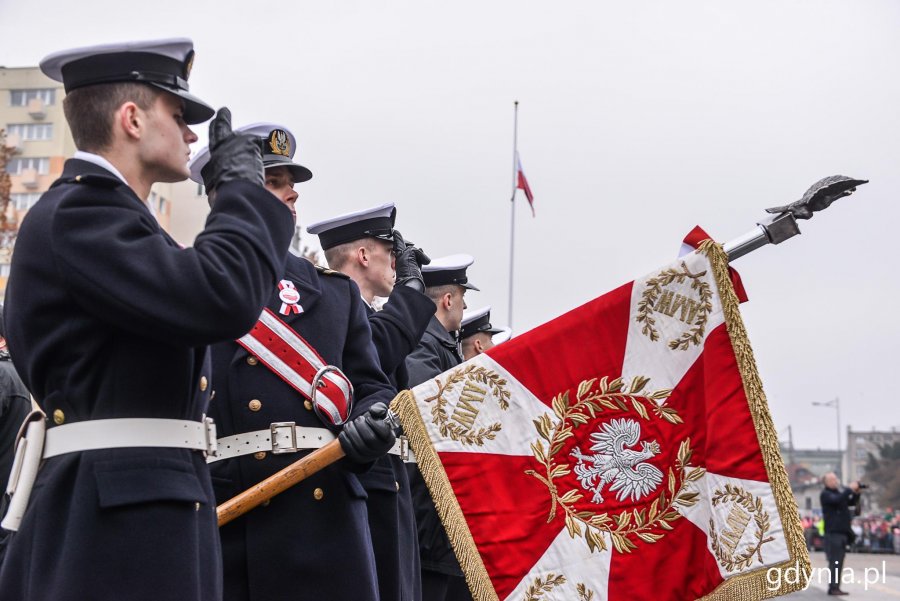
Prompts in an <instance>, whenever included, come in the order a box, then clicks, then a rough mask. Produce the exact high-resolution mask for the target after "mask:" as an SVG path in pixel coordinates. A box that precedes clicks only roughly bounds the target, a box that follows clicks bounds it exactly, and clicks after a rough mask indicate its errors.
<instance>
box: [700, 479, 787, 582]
mask: <svg viewBox="0 0 900 601" xmlns="http://www.w3.org/2000/svg"><path fill="white" fill-rule="evenodd" d="M726 503H729V504H731V509H730V510H729V512H728V517H727V518H725V522H726V523H727V524H728V527H727V528H725V529H723V530H722V531H721V532H718V531H716V523H715V521H714V520H713V519H712V518H710V520H709V542H710V546H712V550H713V554H715V556H716V561H718V562H719V565H721V566H722V567H723V568H725V570H726V571H728V572H736V571H740V570H744V569H746V568H749V567H750V566H751V565H752V564H753V563H754V561H758V562H759V563H760V564H762V563H763V556H762V547H763V545H764V544H766V543H768V542H771V541H773V540H775V537H773V536H768V537H767V536H766V535H767V534H768V533H769V529H770V528H771V526H770V523H769V513H768V512H767V511H766V510H765V509H764V508H763V504H762V499H760V498H759V497H755V496H753V494H752V493H750V492H749V491H747V490H745V489H744V488H742V487H740V486H734V485H731V484H726V485H725V489H724V490H719V489H716V491H715V492H714V493H713V496H712V504H713V506H714V507H715V506H717V505H724V504H726ZM750 520H753V524H754V525H755V526H756V528H755V530H754V531H752V534H751V535H750V536H749V537H745V535H746V533H747V532H748V527H749V526H750Z"/></svg>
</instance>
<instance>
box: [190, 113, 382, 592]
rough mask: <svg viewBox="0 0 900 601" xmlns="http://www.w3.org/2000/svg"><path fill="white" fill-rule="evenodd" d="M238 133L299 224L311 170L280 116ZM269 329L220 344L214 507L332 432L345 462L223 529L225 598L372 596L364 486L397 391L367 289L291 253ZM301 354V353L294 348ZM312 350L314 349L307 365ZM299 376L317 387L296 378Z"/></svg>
mask: <svg viewBox="0 0 900 601" xmlns="http://www.w3.org/2000/svg"><path fill="white" fill-rule="evenodd" d="M238 131H239V132H241V133H242V134H244V135H251V136H254V137H255V139H256V140H257V141H258V143H259V144H260V145H261V147H262V152H263V163H264V165H265V168H266V177H265V186H266V189H267V190H269V191H270V192H271V193H272V194H274V195H275V196H276V197H277V198H278V199H280V200H281V201H282V202H283V203H284V205H285V206H287V207H288V208H289V209H290V212H291V216H287V217H286V218H285V221H286V222H287V223H288V224H289V225H290V226H293V225H294V223H295V220H296V213H297V211H296V202H297V199H298V194H297V192H296V191H295V190H294V185H295V184H297V183H301V182H305V181H307V180H309V179H310V178H311V177H312V173H311V172H310V170H309V169H307V168H306V167H304V166H302V165H300V164H298V163H296V162H295V161H294V156H295V153H296V151H297V143H296V139H295V137H294V135H293V133H291V132H290V130H288V129H287V128H286V127H284V126H281V125H277V124H273V123H257V124H254V125H250V126H247V127H242V128H239V129H238ZM207 158H208V154H207V153H206V151H201V152H200V153H199V154H198V155H197V157H195V158H194V160H193V161H192V162H191V173H192V178H193V179H194V180H195V181H203V180H204V179H205V177H204V175H205V171H206V169H207V167H208V166H207V165H206V160H207ZM218 202H219V201H218V199H215V200H214V201H213V206H214V207H215V205H216V204H218ZM263 326H265V327H264V329H263V330H257V328H256V327H255V328H254V330H253V331H251V335H252V336H245V337H243V338H241V339H240V340H238V341H228V342H223V343H220V344H216V345H214V346H213V347H212V358H213V376H214V380H215V382H216V386H215V390H216V396H215V399H214V400H213V401H212V403H211V407H210V415H211V416H212V417H214V418H215V420H216V423H217V425H218V434H219V436H220V439H219V447H220V449H221V452H220V453H219V456H218V457H217V458H215V460H214V462H213V463H212V464H211V466H212V467H211V469H212V475H213V484H214V486H215V491H216V499H217V502H219V503H222V502H224V501H226V500H228V499H229V498H231V497H233V496H235V495H237V494H238V493H240V492H242V491H243V490H245V489H247V488H250V487H252V486H253V485H254V484H256V483H257V482H260V481H262V480H264V479H265V478H268V477H269V476H271V475H272V474H274V473H275V472H277V471H279V470H281V469H283V468H285V467H287V466H288V465H290V464H291V463H293V462H295V461H297V460H299V459H300V458H302V457H303V456H304V455H306V454H308V453H310V452H311V451H312V450H313V449H315V448H318V447H321V446H322V445H324V444H325V443H327V442H329V441H330V440H333V439H334V438H335V436H336V435H339V436H340V438H341V446H342V447H343V448H344V450H345V451H346V452H347V458H345V459H343V460H341V461H340V462H338V463H336V464H332V465H330V466H328V467H326V468H324V469H323V470H322V471H320V472H318V473H316V474H314V475H313V476H311V477H309V478H307V479H306V480H304V481H302V482H300V483H299V484H297V485H296V486H294V487H292V488H290V489H288V490H287V491H285V492H283V493H281V494H279V495H278V496H276V497H274V498H272V499H271V500H270V501H268V502H266V503H265V505H264V506H261V507H258V508H256V509H254V510H253V511H251V512H249V513H247V514H246V515H244V516H242V517H240V518H238V519H236V520H234V521H232V522H230V523H228V524H226V525H225V526H223V527H222V529H221V536H222V555H223V561H224V566H225V599H226V601H257V600H258V601H262V600H266V601H270V600H278V599H291V600H294V601H303V600H309V601H313V600H321V599H329V600H336V601H337V600H342V599H347V600H351V599H352V600H354V601H356V600H363V601H368V600H372V601H376V600H377V599H378V587H377V579H376V574H375V559H374V552H373V549H372V541H371V537H370V534H369V524H368V517H367V513H366V491H365V489H364V488H363V487H362V485H361V484H360V481H359V476H358V472H362V471H365V470H366V469H368V468H369V467H371V464H372V462H373V461H374V460H375V459H376V458H378V457H380V456H381V455H383V454H384V453H385V452H386V451H387V450H388V449H390V448H391V446H392V444H393V442H394V434H393V432H392V431H391V429H390V427H389V426H388V425H387V424H386V423H385V422H384V421H383V419H382V418H383V417H384V416H385V414H386V411H387V404H389V403H390V401H391V400H392V399H393V397H394V395H395V390H394V388H393V387H392V386H391V385H390V383H389V382H388V380H387V378H386V376H385V375H384V374H383V373H382V371H381V369H380V367H379V364H378V357H377V355H376V353H375V348H374V346H373V345H372V334H371V330H370V328H369V322H368V318H367V316H366V311H365V304H364V303H363V300H362V298H361V296H360V293H359V288H358V287H357V286H356V284H355V283H353V281H352V280H351V279H350V278H348V277H347V276H345V275H343V274H341V273H339V272H337V271H332V270H330V269H324V268H321V267H317V266H315V265H313V264H312V263H310V262H309V261H308V260H306V259H303V258H299V257H296V256H294V255H290V256H288V258H287V262H286V266H285V269H284V271H283V272H282V273H281V274H280V279H279V282H278V285H277V286H272V288H271V290H270V297H269V302H268V305H267V307H266V312H265V314H264V316H262V317H261V318H260V323H259V324H258V326H257V327H263ZM259 332H264V333H259ZM295 349H302V351H303V352H302V353H300V354H299V355H297V356H294V355H292V354H291V352H292V350H295ZM273 356H274V357H276V359H273ZM309 356H314V357H313V359H312V360H311V361H309V363H308V364H307V363H303V362H304V361H305V360H304V359H303V357H309ZM279 359H281V361H279ZM296 362H300V363H299V364H298V363H296ZM326 367H327V368H328V369H330V370H331V371H330V373H327V374H326V377H323V378H322V379H321V380H319V383H320V384H322V385H324V386H325V388H324V389H323V390H322V391H321V392H318V393H317V392H312V391H313V390H316V389H318V388H319V387H318V386H317V385H316V383H315V378H314V377H313V376H312V373H316V372H318V371H319V370H321V369H322V368H326ZM304 369H308V370H311V371H309V372H308V373H309V374H310V375H305V374H306V373H307V372H304ZM320 373H321V372H320ZM298 378H299V380H302V379H304V378H306V381H307V382H308V386H304V385H303V384H299V385H298V381H299V380H298ZM347 379H349V382H350V383H352V389H349V388H348V389H346V390H345V389H342V388H341V389H340V390H341V391H343V392H345V393H347V394H346V395H345V396H343V395H338V396H337V397H334V396H332V395H331V394H330V392H329V388H328V387H327V386H328V384H329V383H330V382H337V384H338V386H334V387H332V389H333V390H332V391H333V392H334V391H338V389H339V388H340V384H341V383H342V382H343V383H346V381H347ZM310 380H312V382H310ZM325 405H327V406H325ZM323 406H325V409H327V410H323Z"/></svg>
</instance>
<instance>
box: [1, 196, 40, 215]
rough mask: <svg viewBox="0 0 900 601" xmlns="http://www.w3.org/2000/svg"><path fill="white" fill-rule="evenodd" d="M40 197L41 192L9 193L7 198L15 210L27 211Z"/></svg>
mask: <svg viewBox="0 0 900 601" xmlns="http://www.w3.org/2000/svg"><path fill="white" fill-rule="evenodd" d="M40 197H41V193H40V192H37V193H30V194H29V193H26V194H10V195H9V199H10V201H12V203H13V207H15V209H16V210H17V211H27V210H28V209H30V208H31V207H33V206H34V203H36V202H37V201H38V199H39V198H40Z"/></svg>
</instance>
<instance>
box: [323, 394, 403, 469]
mask: <svg viewBox="0 0 900 601" xmlns="http://www.w3.org/2000/svg"><path fill="white" fill-rule="evenodd" d="M387 412H388V410H387V405H385V404H384V403H375V404H374V405H372V406H371V407H370V408H369V411H368V412H367V413H365V414H364V415H360V416H359V417H357V418H356V419H354V420H353V421H352V422H348V423H346V424H344V428H343V430H341V433H340V434H338V440H339V441H341V448H342V449H344V454H346V455H347V457H348V458H349V459H350V460H351V461H353V462H355V463H369V462H372V461H375V460H376V459H378V458H379V457H381V456H382V455H384V454H385V453H387V452H388V451H390V450H391V447H392V446H394V441H395V440H396V438H397V437H396V435H395V434H394V429H393V428H392V427H391V424H390V423H389V422H388V421H387V420H386V419H385V418H386V417H387Z"/></svg>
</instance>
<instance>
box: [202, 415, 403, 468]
mask: <svg viewBox="0 0 900 601" xmlns="http://www.w3.org/2000/svg"><path fill="white" fill-rule="evenodd" d="M335 438H336V436H335V435H334V434H332V432H331V430H327V429H325V428H307V427H305V426H297V425H295V423H294V422H275V423H273V424H271V425H270V426H269V429H268V430H256V431H255V432H244V433H243V434H235V435H233V436H225V437H223V438H220V439H219V441H218V445H217V448H218V452H217V453H216V455H215V456H212V455H210V456H208V457H207V458H206V462H207V463H213V462H214V461H219V460H221V459H231V458H232V457H240V456H241V455H250V454H251V453H260V452H263V453H272V454H274V455H280V454H281V453H296V452H297V451H304V450H310V449H321V448H322V447H324V446H325V445H326V444H328V443H329V442H331V441H332V440H334V439H335ZM388 453H389V454H392V455H399V456H400V457H401V458H402V459H403V460H404V461H407V462H415V457H414V456H413V452H412V449H410V448H409V443H408V441H407V439H406V437H405V436H400V437H398V438H397V441H396V442H395V443H394V446H393V447H391V450H390V451H388Z"/></svg>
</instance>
